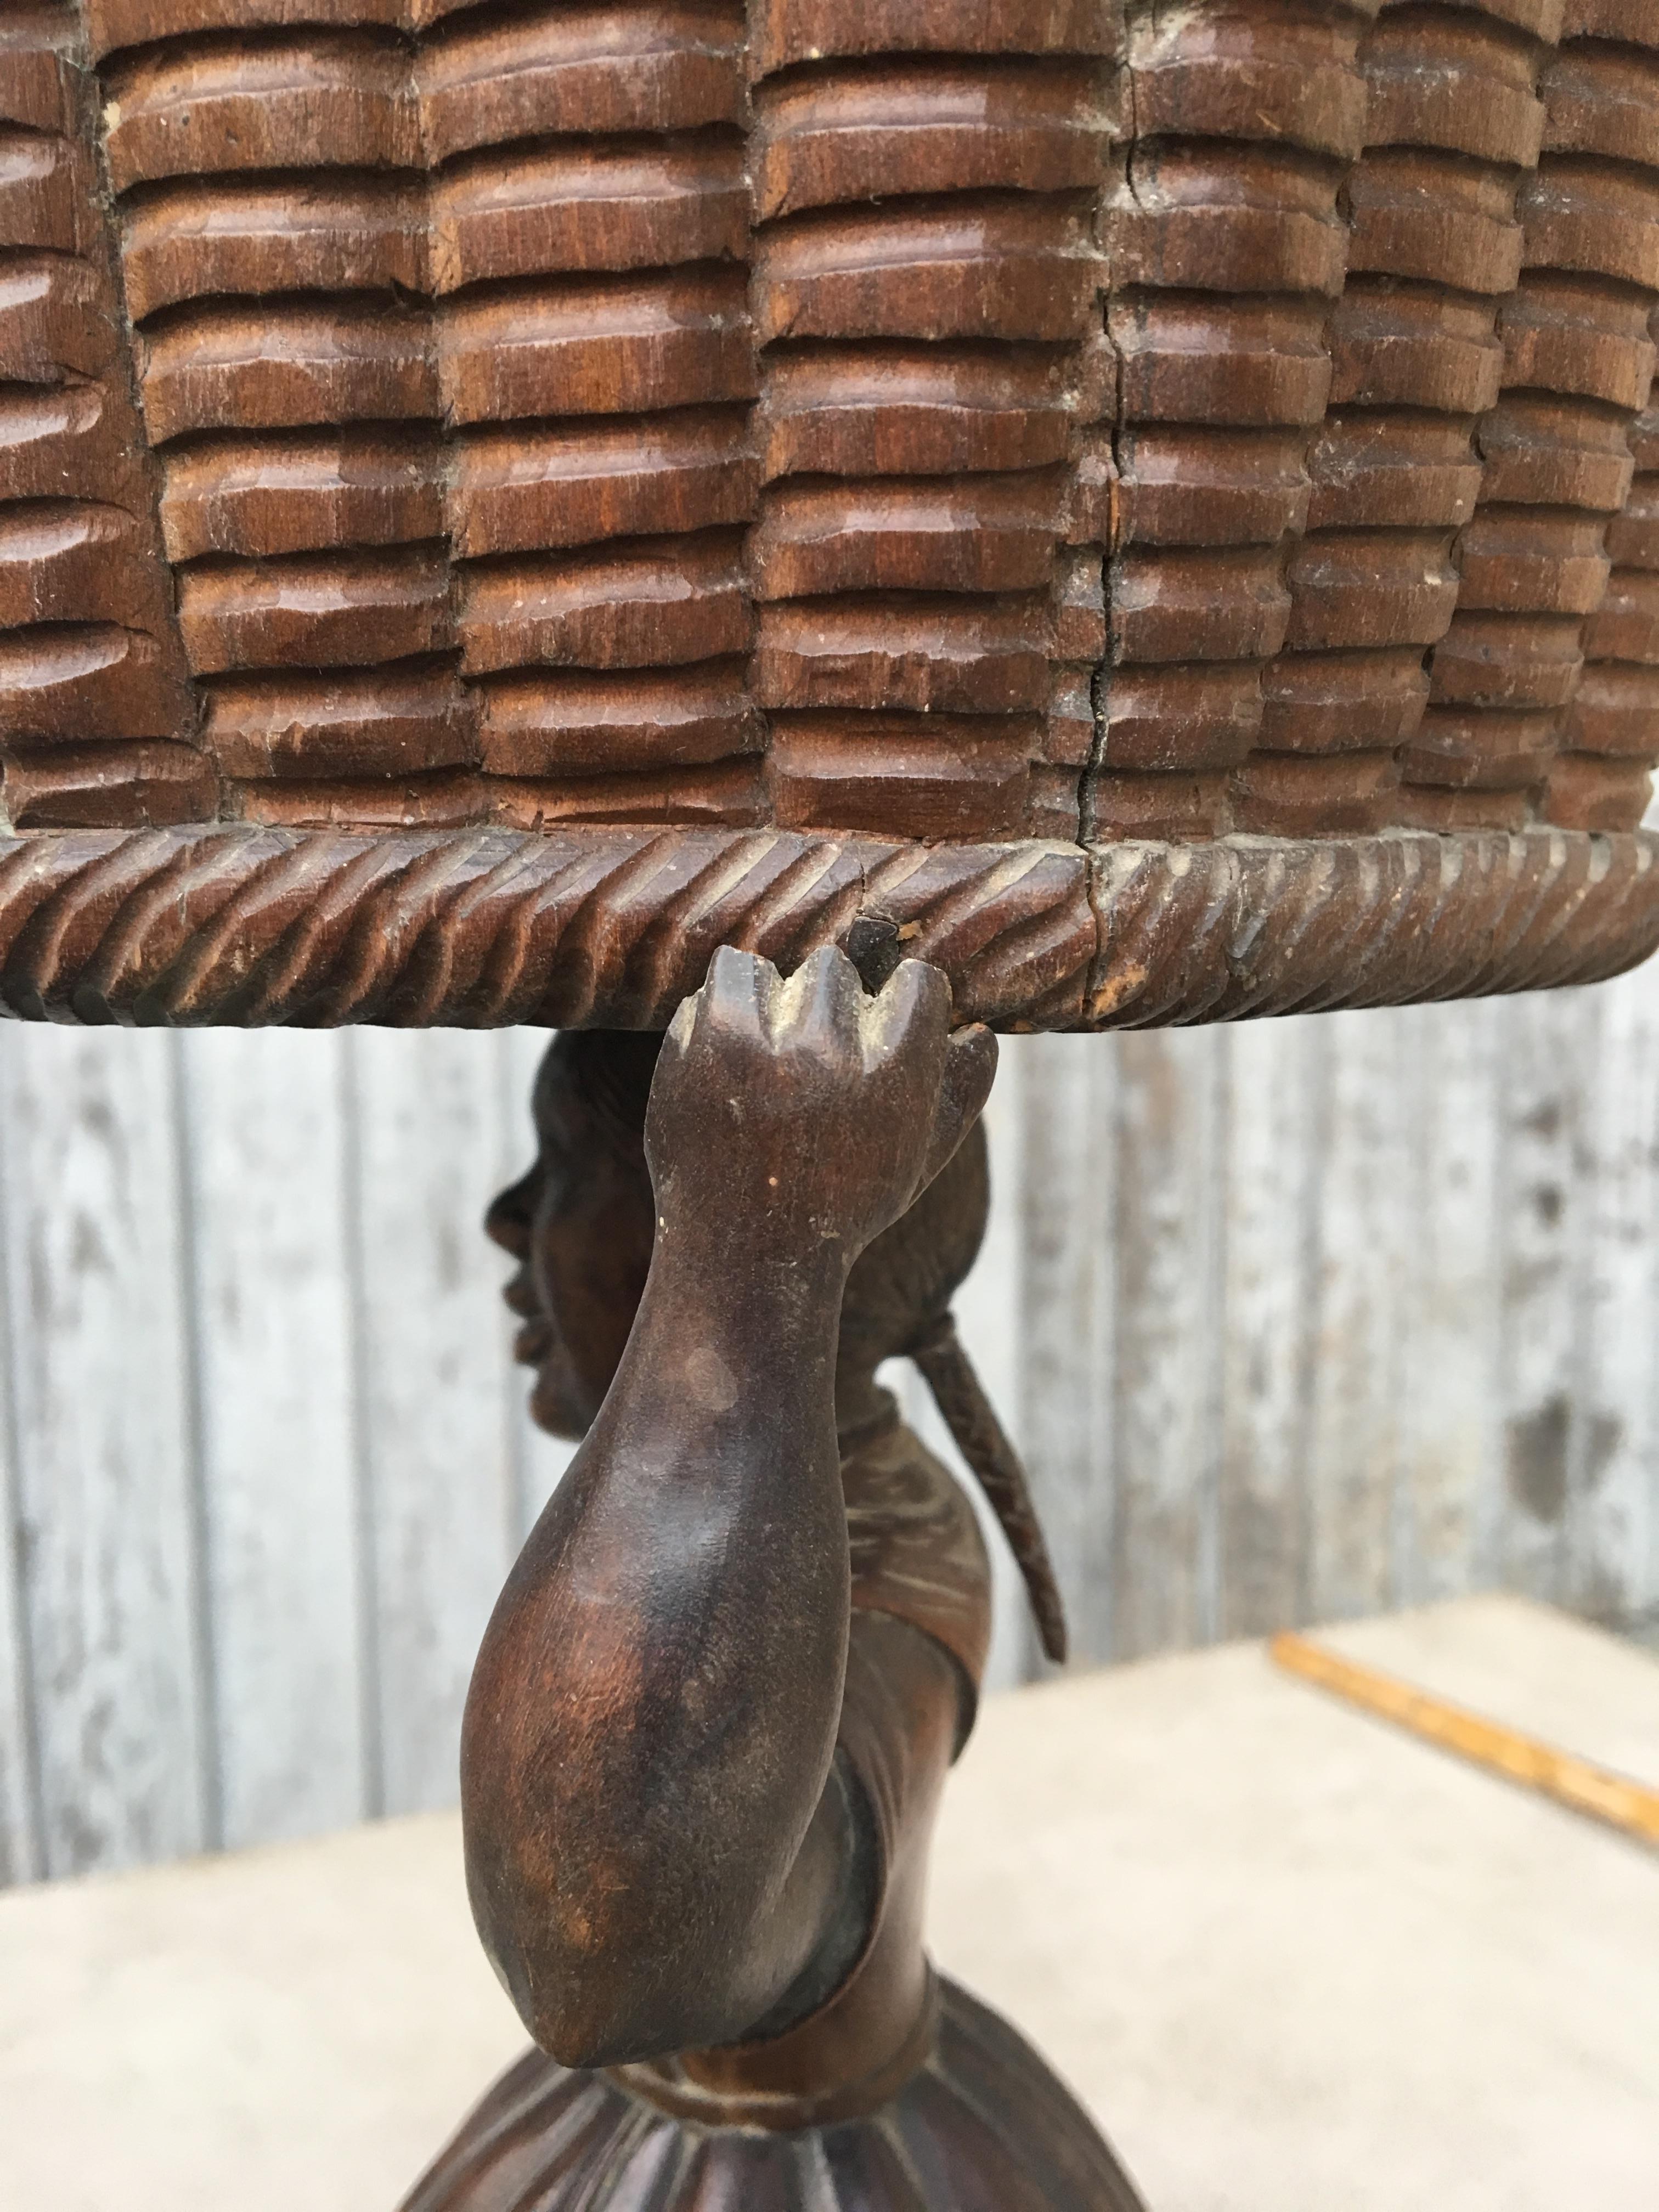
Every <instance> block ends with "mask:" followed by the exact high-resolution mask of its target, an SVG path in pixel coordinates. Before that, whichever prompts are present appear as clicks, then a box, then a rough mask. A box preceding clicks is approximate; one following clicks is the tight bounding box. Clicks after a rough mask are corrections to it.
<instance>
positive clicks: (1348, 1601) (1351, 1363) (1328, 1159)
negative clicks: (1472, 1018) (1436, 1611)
mask: <svg viewBox="0 0 1659 2212" xmlns="http://www.w3.org/2000/svg"><path fill="white" fill-rule="evenodd" d="M1317 1048H1318V1054H1319V1073H1318V1078H1317V1081H1318V1106H1317V1109H1316V1121H1315V1131H1316V1148H1317V1158H1318V1171H1319V1185H1318V1199H1317V1226H1316V1235H1317V1263H1316V1264H1317V1269H1318V1276H1317V1291H1316V1308H1315V1335H1314V1341H1313V1345H1312V1348H1311V1358H1310V1361H1309V1367H1308V1372H1309V1378H1310V1382H1309V1389H1310V1401H1309V1430H1310V1441H1309V1462H1308V1464H1309V1476H1310V1497H1309V1501H1308V1515H1309V1579H1308V1606H1309V1610H1310V1613H1311V1614H1312V1615H1313V1617H1314V1618H1315V1619H1317V1620H1332V1619H1342V1618H1345V1617H1349V1616H1352V1615H1356V1614H1361V1613H1380V1612H1382V1611H1383V1609H1384V1608H1385V1607H1387V1606H1388V1605H1389V1603H1390V1601H1391V1599H1392V1595H1393V1588H1394V1572H1393V1563H1394V1555H1395V1541H1396V1518H1395V1516H1396V1511H1397V1501H1398V1486H1399V1480H1400V1473H1401V1442H1400V1417H1401V1380H1402V1377H1401V1370H1400V1360H1399V1353H1400V1345H1401V1328H1402V1325H1403V1322H1404V1319H1405V1300H1404V1296H1403V1291H1404V1281H1403V1264H1402V1263H1403V1251H1404V1246H1405V1244H1406V1242H1407V1237H1408V1234H1409V1229H1410V1225H1409V1224H1408V1223H1407V1219H1406V1212H1405V1204H1404V1194H1405V1190H1406V1188H1407V1179H1406V1146H1405V1142H1404V1131H1403V1128H1402V1127H1401V1115H1399V1113H1398V1112H1397V1111H1396V1110H1395V1105H1396V1102H1397V1099H1398V1096H1399V1083H1400V1076H1401V1060H1402V1054H1401V1023H1400V1021H1399V1019H1398V1018H1393V1019H1383V1020H1376V1019H1374V1018H1371V1017H1370V1016H1369V1015H1366V1014H1358V1015H1355V1014H1351V1013H1340V1014H1329V1015H1326V1016H1324V1017H1322V1018H1321V1021H1320V1024H1319V1028H1318V1032H1317Z"/></svg>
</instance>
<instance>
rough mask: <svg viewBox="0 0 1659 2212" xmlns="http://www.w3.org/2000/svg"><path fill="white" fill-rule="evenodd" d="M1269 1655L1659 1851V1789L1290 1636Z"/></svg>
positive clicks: (1431, 1740) (1293, 1670)
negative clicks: (1649, 1786) (1648, 1787)
mask: <svg viewBox="0 0 1659 2212" xmlns="http://www.w3.org/2000/svg"><path fill="white" fill-rule="evenodd" d="M1267 1650H1268V1652H1269V1655H1270V1656H1272V1658H1273V1660H1274V1661H1275V1662H1276V1663H1277V1664H1278V1665H1279V1666H1280V1667H1283V1668H1285V1670H1286V1671H1287V1672H1288V1673H1290V1674H1300V1675H1301V1676H1302V1677H1303V1678H1304V1680H1307V1681H1310V1682H1316V1683H1317V1684H1318V1685H1319V1686H1320V1688H1321V1689H1323V1690H1329V1691H1331V1692H1334V1694H1335V1695H1336V1696H1337V1697H1339V1698H1346V1699H1347V1700H1348V1702H1349V1703H1350V1704H1351V1705H1358V1706H1360V1707H1362V1708H1363V1709H1364V1711H1366V1712H1369V1713H1376V1714H1378V1715H1380V1716H1381V1717H1382V1718H1383V1719H1384V1720H1389V1721H1393V1722H1395V1723H1396V1724H1397V1725H1398V1726H1399V1727H1401V1728H1404V1729H1410V1730H1411V1732H1412V1734H1413V1735H1419V1736H1421V1737H1422V1738H1423V1739H1424V1740H1425V1742H1428V1743H1432V1744H1437V1745H1438V1746H1439V1747H1440V1748H1441V1749H1442V1750H1443V1751H1452V1752H1455V1753H1457V1754H1458V1756H1459V1757H1460V1758H1462V1759H1469V1760H1471V1761H1472V1762H1473V1763H1474V1765H1476V1766H1484V1767H1486V1769H1487V1771H1489V1772H1491V1773H1493V1774H1501V1775H1503V1776H1504V1778H1505V1780H1507V1781H1510V1782H1516V1783H1519V1784H1520V1785H1521V1786H1522V1789H1525V1790H1538V1791H1540V1792H1541V1795H1543V1796H1546V1797H1553V1798H1554V1799H1555V1800H1556V1801H1557V1802H1558V1803H1560V1804H1563V1805H1568V1806H1571V1808H1572V1809H1573V1811H1574V1812H1575V1813H1584V1814H1589V1817H1590V1819H1592V1820H1602V1821H1605V1822H1606V1823H1607V1826H1609V1827H1613V1828H1618V1829H1620V1831H1621V1832H1623V1833H1624V1834H1626V1835H1627V1836H1635V1837H1637V1838H1638V1839H1639V1840H1640V1841H1642V1842H1644V1843H1647V1844H1652V1845H1654V1846H1655V1847H1656V1848H1659V1790H1650V1789H1647V1788H1646V1787H1644V1784H1641V1783H1639V1782H1632V1781H1631V1780H1629V1779H1628V1778H1627V1777H1626V1776H1625V1775H1622V1774H1614V1773H1613V1772H1611V1771H1609V1770H1608V1769H1607V1767H1605V1766H1596V1765H1592V1763H1591V1762H1590V1761H1589V1759H1578V1758H1576V1757H1575V1756H1574V1754H1573V1753H1571V1752H1568V1751H1558V1750H1556V1748H1555V1747H1554V1746H1553V1745H1552V1744H1547V1743H1541V1742H1539V1741H1538V1740H1537V1738H1536V1737H1534V1736H1528V1735H1521V1734H1520V1733H1519V1732H1518V1731H1517V1730H1516V1729H1510V1728H1504V1726H1503V1725H1502V1724H1501V1723H1498V1722H1497V1721H1489V1720H1486V1719H1484V1718H1483V1717H1482V1716H1481V1715H1480V1714H1479V1713H1471V1712H1467V1711H1464V1710H1463V1708H1462V1706H1460V1705H1448V1704H1446V1702H1445V1701H1444V1700H1443V1699H1440V1698H1436V1697H1431V1696H1430V1694H1429V1693H1428V1692H1427V1691H1426V1690H1417V1689H1413V1687H1412V1686H1411V1684H1410V1683H1409V1682H1401V1681H1398V1680H1395V1678H1394V1676H1392V1675H1390V1674H1378V1673H1377V1672H1376V1669H1375V1668H1370V1667H1364V1666H1361V1665H1360V1664H1359V1662H1358V1661H1357V1660H1353V1659H1345V1658H1344V1657H1343V1656H1341V1654H1340V1652H1335V1651H1332V1650H1328V1648H1327V1647H1326V1646H1325V1645H1323V1644H1315V1643H1313V1642H1311V1641H1310V1639H1309V1638H1307V1637H1305V1636H1296V1635H1292V1634H1291V1633H1290V1632H1288V1631H1287V1632H1284V1633H1282V1634H1280V1635H1278V1636H1275V1637H1274V1638H1273V1641H1272V1642H1271V1643H1270V1644H1268V1646H1267Z"/></svg>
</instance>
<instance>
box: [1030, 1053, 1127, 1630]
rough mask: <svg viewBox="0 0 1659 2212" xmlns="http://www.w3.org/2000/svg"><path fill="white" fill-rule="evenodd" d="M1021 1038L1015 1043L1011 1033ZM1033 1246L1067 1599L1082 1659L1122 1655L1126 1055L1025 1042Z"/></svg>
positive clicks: (1036, 1456) (1037, 1435)
mask: <svg viewBox="0 0 1659 2212" xmlns="http://www.w3.org/2000/svg"><path fill="white" fill-rule="evenodd" d="M1010 1042H1012V1040H1011V1041H1010ZM1018 1050H1019V1051H1020V1052H1021V1053H1022V1054H1024V1059H1025V1069H1024V1125H1025V1127H1024V1146H1023V1148H1022V1161H1023V1170H1024V1173H1023V1176H1022V1190H1023V1199H1024V1219H1023V1237H1024V1261H1025V1265H1024V1329H1023V1331H1022V1339H1023V1342H1024V1353H1025V1359H1024V1390H1023V1395H1022V1401H1021V1418H1020V1427H1021V1435H1022V1442H1023V1443H1024V1447H1025V1452H1026V1459H1027V1465H1028V1471H1029V1473H1030V1479H1031V1489H1032V1494H1033V1497H1034V1499H1035V1501H1036V1507H1037V1510H1038V1511H1039V1513H1040V1514H1041V1515H1042V1524H1043V1527H1044V1528H1045V1529H1046V1530H1047V1532H1048V1547H1049V1550H1050V1552H1051V1553H1053V1555H1054V1572H1055V1575H1056V1577H1057V1578H1058V1580H1059V1583H1060V1593H1061V1595H1062V1596H1063V1597H1064V1599H1065V1601H1066V1619H1067V1620H1068V1622H1069V1624H1070V1628H1071V1640H1072V1656H1073V1662H1076V1663H1080V1664H1083V1665H1088V1664H1090V1663H1091V1662H1102V1661H1104V1660H1107V1659H1109V1658H1111V1657H1112V1656H1114V1644H1115V1617H1114V1613H1115V1574H1114V1565H1115V1553H1116V1467H1115V1458H1114V1449H1113V1447H1114V1425H1113V1406H1114V1401H1115V1391H1116V1383H1117V1370H1116V1341H1117V1338H1116V1321H1117V1282H1116V1274H1115V1265H1116V1253H1117V1240H1116V1236H1115V1223H1116V1212H1117V1151H1116V1146H1115V1133H1116V1128H1117V1115H1118V1053H1117V1048H1116V1043H1115V1040H1114V1041H1110V1042H1108V1041H1105V1040H1102V1039H1097V1038H1092V1037H1068V1036H1053V1037H1050V1036H1040V1037H1030V1038H1025V1039H1022V1040H1020V1041H1019V1042H1018Z"/></svg>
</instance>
